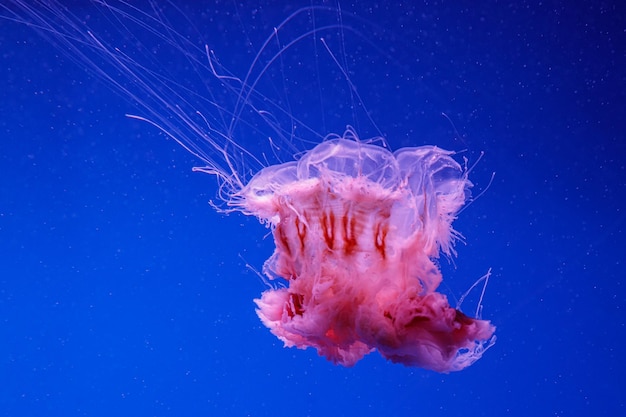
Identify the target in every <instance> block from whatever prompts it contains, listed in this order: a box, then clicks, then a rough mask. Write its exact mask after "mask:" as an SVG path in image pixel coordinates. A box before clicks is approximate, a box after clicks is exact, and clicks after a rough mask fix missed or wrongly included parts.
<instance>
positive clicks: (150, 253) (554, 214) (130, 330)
mask: <svg viewBox="0 0 626 417" xmlns="http://www.w3.org/2000/svg"><path fill="white" fill-rule="evenodd" d="M382 3H383V2H381V4H379V5H376V3H375V2H364V3H361V4H359V5H358V6H356V5H352V4H343V2H342V4H341V9H342V12H343V13H344V14H346V15H348V14H351V13H354V14H355V15H357V16H359V17H360V18H363V19H365V20H366V21H369V22H372V23H374V25H375V26H376V27H377V28H378V29H375V30H372V31H371V32H368V33H364V35H365V37H366V38H367V37H369V39H370V40H371V42H372V44H371V45H372V49H371V50H368V49H367V48H365V49H363V46H364V44H366V43H361V44H353V43H352V40H351V39H352V38H351V37H350V36H348V35H349V33H347V32H349V31H348V30H346V31H345V32H346V33H347V34H346V37H345V39H339V40H338V39H336V38H335V39H334V41H335V43H332V45H333V46H331V49H332V50H333V51H334V52H335V53H337V55H338V56H346V57H348V59H347V60H346V61H344V62H345V63H347V65H348V67H349V68H350V71H351V72H350V78H351V80H352V81H353V83H354V84H355V85H356V87H357V89H358V91H359V93H360V95H361V97H362V98H363V101H364V102H365V104H366V105H367V107H368V110H369V111H370V113H371V116H372V119H373V120H374V121H375V123H376V126H377V128H378V130H379V131H380V132H382V133H383V134H384V135H385V137H386V138H387V140H388V142H389V144H390V145H391V146H392V147H393V148H397V147H400V146H418V145H422V144H436V145H439V146H441V147H444V148H448V149H454V150H459V151H462V150H466V152H465V153H463V154H462V155H466V156H467V157H468V158H469V159H470V162H474V161H475V160H476V159H477V156H478V155H479V154H480V152H484V157H483V158H482V159H481V160H480V162H479V163H478V164H477V166H476V168H475V169H474V171H473V173H472V175H471V177H470V178H471V179H472V180H473V181H474V182H475V183H476V192H475V193H477V192H480V190H483V189H484V188H485V187H486V185H487V183H488V182H489V178H490V176H491V173H492V172H495V173H496V175H495V179H494V181H493V183H492V184H491V186H490V187H489V188H488V189H487V191H486V192H485V193H484V194H483V195H482V196H481V197H480V198H479V199H478V200H476V201H475V202H473V203H472V204H471V205H470V206H469V207H468V208H467V209H466V210H464V211H463V212H462V213H461V215H460V217H459V219H458V220H457V221H456V222H455V227H456V229H457V230H459V231H460V232H461V233H463V235H464V236H465V243H464V244H463V243H461V244H458V245H457V249H458V257H457V258H455V259H454V261H453V263H451V262H449V261H447V260H445V259H442V261H441V266H442V269H443V272H444V280H445V281H444V288H443V290H445V291H446V292H448V293H449V294H450V296H451V297H453V296H456V297H458V296H460V295H461V294H462V293H463V292H464V291H465V290H466V289H467V288H468V287H469V286H470V285H471V284H472V283H473V282H474V280H475V279H476V278H478V277H479V276H481V275H482V274H483V273H484V272H485V271H486V270H487V269H488V268H492V269H493V276H492V279H491V281H490V282H489V286H488V288H487V293H486V296H485V299H484V310H483V317H484V318H486V319H489V320H492V321H493V322H494V323H495V325H496V326H497V327H498V330H497V335H498V341H497V343H496V345H495V346H494V347H493V348H491V349H490V350H489V351H488V352H487V353H486V354H485V355H484V357H483V358H482V359H481V360H480V361H478V362H477V363H475V364H474V365H473V366H471V367H470V368H468V369H466V370H464V371H462V372H459V373H453V374H449V375H441V374H437V373H434V372H430V371H424V370H421V369H411V368H405V367H403V366H400V365H393V364H391V363H388V362H386V361H384V360H383V359H382V358H380V357H379V356H378V355H377V354H376V353H373V354H370V355H369V356H367V357H366V358H365V359H364V360H362V361H361V362H359V363H358V364H357V365H356V366H355V367H353V368H343V367H337V366H334V365H332V364H331V363H329V362H327V361H326V360H324V359H323V358H320V357H318V356H317V354H316V353H315V352H314V351H312V350H307V351H301V350H296V349H285V348H283V347H282V343H281V342H280V341H278V340H277V339H276V338H275V337H274V336H272V335H271V334H270V333H269V331H267V329H266V328H265V327H263V326H262V324H261V323H260V322H259V320H258V318H257V317H256V315H255V312H254V304H253V302H252V300H253V299H254V298H256V297H258V296H259V294H260V293H261V292H262V291H263V290H264V289H265V286H264V284H263V283H262V281H261V280H260V279H259V278H258V277H257V276H256V275H255V274H254V273H253V272H251V271H250V269H249V268H247V267H246V263H248V264H250V265H253V266H254V267H255V268H257V269H260V268H261V266H262V264H263V261H264V260H265V259H266V258H267V257H268V256H269V255H270V254H271V253H272V250H273V245H272V242H271V239H270V238H269V237H267V236H266V235H267V233H268V230H267V229H265V228H264V227H263V226H262V225H260V224H259V223H258V221H256V219H254V218H249V217H244V216H242V215H240V214H237V213H233V214H230V215H224V214H218V213H216V212H215V211H214V210H213V209H212V208H211V207H210V206H209V204H208V201H209V200H211V199H215V195H216V192H217V188H216V183H215V181H214V179H213V178H212V177H210V176H208V175H204V174H201V173H192V172H191V167H193V166H195V165H198V161H197V160H196V159H195V158H194V157H193V156H192V155H190V154H188V153H187V152H186V151H185V150H183V149H182V148H180V147H179V146H178V145H177V144H176V143H174V142H173V141H172V140H167V139H166V138H165V137H164V136H163V135H160V134H159V133H158V132H157V131H156V130H155V129H154V128H152V127H150V126H148V125H147V124H145V123H142V122H139V121H136V120H131V119H128V118H126V117H124V114H125V113H133V112H134V113H140V112H137V111H136V110H135V107H133V104H132V103H129V102H128V101H127V100H125V99H124V98H123V97H121V96H119V95H116V94H114V93H113V92H112V91H111V90H110V89H109V87H108V85H107V84H106V83H105V82H102V80H100V79H99V78H98V77H94V76H93V75H87V74H86V73H85V71H84V68H83V67H81V65H77V64H76V63H75V62H73V61H72V60H71V59H69V58H68V56H66V55H64V54H62V53H60V52H59V50H58V49H56V48H54V47H53V46H51V45H50V43H49V42H48V41H47V40H45V39H43V38H41V36H40V35H39V34H38V33H37V32H35V31H34V30H33V29H31V28H29V27H27V26H25V25H23V24H18V23H15V22H10V21H7V20H3V19H0V50H1V54H2V65H1V66H0V84H1V86H2V87H1V88H0V132H1V140H0V167H1V168H0V415H6V416H61V415H63V416H72V415H89V416H94V415H103V416H110V415H132V416H144V415H145V416H148V415H150V416H152V415H154V416H187V415H191V416H195V415H225V416H226V415H233V416H243V415H250V416H262V415H268V416H284V415H300V416H354V415H366V416H368V415H371V416H382V415H389V416H400V415H407V416H409V415H411V416H414V415H420V416H440V415H441V416H444V415H445V416H460V415H464V416H504V415H511V416H529V415H541V416H561V417H565V416H587V415H606V416H611V415H612V416H618V415H624V414H625V413H626V404H625V402H626V400H625V399H624V395H623V393H624V391H625V389H626V382H625V380H624V377H623V375H624V373H625V372H626V363H625V361H624V359H623V352H624V343H625V342H626V328H625V327H626V321H625V315H624V307H625V303H624V301H625V295H626V289H625V288H624V277H625V268H624V254H625V253H626V244H625V243H624V241H625V240H624V239H625V238H626V236H625V233H624V227H625V219H626V213H625V207H626V206H625V203H624V200H625V197H624V196H625V195H626V165H625V164H626V163H625V162H624V161H625V160H626V159H625V158H626V133H625V132H626V128H625V126H624V123H625V120H624V116H625V115H626V97H625V91H626V82H625V81H626V72H625V71H624V68H626V58H625V56H626V53H625V49H624V45H626V19H625V18H624V16H626V13H625V10H624V7H623V6H619V5H618V3H619V2H614V3H612V2H592V1H590V2H547V3H544V4H542V5H538V4H535V3H530V2H529V3H522V2H520V3H517V2H515V3H511V4H503V3H500V2H486V3H484V4H482V5H480V6H477V5H475V6H471V7H469V6H467V5H464V4H462V2H458V3H451V4H440V3H438V2H435V3H430V2H427V3H416V4H415V5H404V6H399V5H393V6H391V5H389V6H386V5H382ZM304 5H310V3H309V2H304ZM297 7H298V6H297V5H292V6H289V7H282V6H280V7H279V6H277V5H272V4H268V3H267V2H265V1H260V2H256V3H255V4H249V5H248V4H247V5H237V6H235V4H233V3H230V2H225V3H221V2H219V3H216V4H213V2H211V3H210V4H208V5H205V6H204V7H203V8H199V7H198V6H194V9H193V10H192V8H191V6H184V7H183V9H184V10H183V11H184V13H185V14H186V15H188V16H190V19H192V20H194V21H195V22H196V23H197V24H198V25H199V27H200V28H201V30H202V32H205V31H206V34H204V38H203V39H202V41H199V46H200V47H202V45H203V43H202V42H207V43H210V44H211V47H212V48H213V49H215V51H216V54H217V55H218V56H219V58H220V60H221V62H222V63H223V64H224V66H225V67H227V68H229V69H230V70H231V71H233V73H235V74H237V75H239V76H243V74H245V71H246V70H247V68H248V66H249V65H250V62H251V60H252V58H253V57H254V53H255V52H256V51H258V48H259V47H260V45H261V43H262V41H263V40H264V39H265V38H266V37H267V36H268V35H269V34H271V32H272V28H273V27H274V26H276V25H278V24H279V23H280V22H281V21H282V20H283V19H284V18H285V17H287V16H288V15H289V14H290V13H291V12H292V11H293V10H295V9H297ZM333 7H335V5H333ZM73 10H74V11H75V12H76V13H77V14H80V15H82V16H85V15H88V14H90V13H91V12H90V10H89V9H88V8H84V7H81V8H77V9H73ZM200 10H202V11H203V12H204V13H200ZM2 14H4V15H6V12H2ZM93 15H95V13H93ZM338 15H339V14H338V13H335V14H334V15H333V16H334V17H332V19H334V20H335V22H337V19H338V18H337V16H338ZM207 16H211V17H212V20H210V19H209V18H208V17H207ZM319 18H320V19H321V18H322V17H319ZM332 19H331V20H332ZM347 20H349V22H344V24H345V25H346V26H347V25H352V26H353V27H357V28H359V29H360V30H365V29H366V28H369V27H371V26H369V24H368V23H365V22H362V24H360V25H359V23H358V22H359V21H358V20H356V19H347ZM209 21H211V24H208V23H207V22H209ZM91 24H93V25H94V27H96V28H97V29H99V30H101V31H102V33H104V34H105V35H106V36H109V37H112V38H111V39H115V36H117V35H116V33H115V32H114V31H111V33H107V32H106V31H107V26H106V22H102V21H97V20H94V22H92V23H91ZM171 24H172V26H173V27H176V28H177V30H180V31H181V32H183V31H185V29H186V27H185V26H184V25H183V24H182V23H181V22H180V21H173V22H172V23H171ZM177 24H178V25H179V26H176V25H177ZM302 30H304V29H302ZM378 30H380V32H378ZM285 36H288V34H286V35H285ZM292 36H293V34H292ZM329 36H330V35H329ZM120 39H121V38H120ZM192 40H193V41H197V40H196V39H192ZM337 41H338V42H337ZM120 42H123V39H122V40H120ZM328 42H329V44H331V42H333V40H331V38H330V37H329V40H328ZM336 45H340V46H341V47H340V48H339V49H336ZM318 47H319V48H320V49H319V50H318V55H312V54H303V55H301V56H297V54H296V57H293V55H291V57H292V58H291V61H289V60H287V61H285V62H283V67H282V69H281V70H280V71H278V72H277V74H281V77H284V78H282V79H281V78H280V77H279V78H278V81H279V82H277V84H278V85H281V84H280V82H281V81H282V80H288V82H289V83H295V84H298V83H299V84H306V83H307V82H310V80H311V74H315V73H316V71H318V70H319V72H318V76H320V78H322V81H323V85H324V86H325V87H324V88H312V89H310V91H308V90H306V89H304V93H301V95H297V96H294V95H293V94H291V95H290V94H289V93H287V94H286V95H287V96H289V97H290V99H291V101H290V102H289V103H285V102H281V103H280V105H281V106H283V107H288V106H290V108H291V111H292V112H293V113H294V114H295V115H296V116H297V117H301V118H302V119H303V120H306V121H307V123H312V124H315V126H316V130H317V132H318V133H320V134H322V135H323V134H326V133H330V132H333V131H334V132H339V133H341V130H342V129H343V128H344V127H345V125H346V124H355V125H356V128H357V130H358V131H359V132H362V133H361V134H362V136H363V137H368V136H371V135H373V134H375V133H376V131H375V130H376V129H375V128H373V127H372V124H371V123H369V121H368V118H367V117H365V116H364V114H362V113H359V114H357V113H356V112H352V111H351V110H350V108H349V104H350V103H349V102H341V103H340V102H339V101H338V100H339V98H341V97H342V96H341V95H340V94H338V93H337V95H336V96H335V95H334V94H336V91H335V90H333V88H332V86H333V85H335V84H336V85H340V86H341V88H343V89H344V91H345V90H346V83H345V81H344V80H343V79H342V77H341V76H337V71H335V74H334V77H335V78H333V76H332V75H327V73H326V72H324V71H325V68H332V67H333V66H332V65H330V66H329V65H328V64H323V63H322V62H321V61H323V60H326V61H328V59H327V58H328V54H327V52H325V51H324V50H323V49H322V47H321V46H320V45H319V44H318ZM374 47H376V48H380V50H374ZM343 49H345V51H344V50H343ZM374 52H376V54H377V56H379V57H380V56H383V58H382V59H380V58H379V59H378V60H377V61H371V65H369V66H368V65H367V62H370V61H368V60H369V55H370V54H372V55H375V54H374ZM156 53H158V50H156ZM286 56H287V54H286ZM364 57H365V58H364ZM385 57H386V58H385ZM387 58H388V59H387ZM287 59H288V58H287ZM352 59H353V60H352ZM297 62H300V63H301V64H302V65H303V68H299V67H298V65H296V63H297ZM381 63H386V65H381ZM172 68H174V69H176V70H178V71H179V72H172V73H170V75H171V76H172V77H176V79H180V80H182V81H183V82H184V80H185V77H186V73H185V71H186V68H185V66H184V65H180V66H177V65H176V63H175V62H174V64H173V65H172ZM320 68H321V69H320ZM336 69H337V68H336V67H335V70H336ZM187 70H188V69H187ZM113 75H114V74H113ZM326 78H327V79H326ZM290 85H293V84H290ZM329 86H331V87H329ZM266 87H267V86H266ZM266 91H267V90H266ZM307 91H308V96H306V95H305V93H307ZM199 92H200V93H201V92H202V91H199ZM284 92H285V91H283V92H282V93H284ZM282 93H277V95H276V97H283V94H282ZM270 98H272V97H270ZM343 98H344V99H345V96H343ZM442 112H443V113H445V114H447V115H448V117H449V118H450V120H451V121H452V123H453V124H454V127H453V126H452V125H451V123H450V122H449V121H448V119H446V118H444V117H442V116H441V113H442ZM303 136H305V135H303ZM264 139H265V138H264V137H245V138H243V137H242V138H241V141H242V144H243V145H244V146H246V147H247V148H248V149H250V150H253V149H255V148H254V146H255V145H254V144H255V143H256V142H261V141H263V140H264ZM310 140H311V141H312V142H316V141H319V138H318V137H310ZM298 147H299V148H300V149H301V150H305V149H304V148H303V145H302V144H301V143H299V144H298ZM466 303H467V304H466V305H464V308H465V309H467V310H468V312H469V313H471V312H473V310H474V308H475V306H476V297H472V298H470V299H469V300H468V301H467V302H466ZM472 303H473V304H472Z"/></svg>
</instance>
